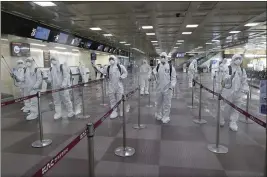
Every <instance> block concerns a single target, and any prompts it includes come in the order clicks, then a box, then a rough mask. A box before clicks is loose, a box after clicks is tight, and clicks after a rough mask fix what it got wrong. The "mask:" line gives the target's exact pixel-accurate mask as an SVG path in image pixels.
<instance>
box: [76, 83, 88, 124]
mask: <svg viewBox="0 0 267 177" xmlns="http://www.w3.org/2000/svg"><path fill="white" fill-rule="evenodd" d="M84 87H85V86H83V87H82V109H83V110H82V111H83V114H82V115H79V116H78V118H82V119H88V118H90V115H86V114H85V101H84Z"/></svg>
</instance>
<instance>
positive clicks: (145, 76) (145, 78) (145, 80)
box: [140, 60, 152, 95]
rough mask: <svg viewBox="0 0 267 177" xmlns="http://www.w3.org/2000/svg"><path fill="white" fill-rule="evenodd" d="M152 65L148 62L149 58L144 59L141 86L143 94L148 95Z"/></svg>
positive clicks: (141, 68) (141, 69)
mask: <svg viewBox="0 0 267 177" xmlns="http://www.w3.org/2000/svg"><path fill="white" fill-rule="evenodd" d="M151 72H152V70H151V67H150V66H149V65H148V64H147V60H143V64H142V65H141V67H140V87H141V95H143V94H146V95H148V94H149V92H148V89H149V79H150V76H151Z"/></svg>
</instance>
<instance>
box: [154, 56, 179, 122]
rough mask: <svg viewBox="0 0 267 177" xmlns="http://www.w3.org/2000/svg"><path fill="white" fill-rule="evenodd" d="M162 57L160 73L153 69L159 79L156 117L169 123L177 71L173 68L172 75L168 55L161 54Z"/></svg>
mask: <svg viewBox="0 0 267 177" xmlns="http://www.w3.org/2000/svg"><path fill="white" fill-rule="evenodd" d="M160 57H161V63H160V64H159V68H158V71H157V66H156V67H155V68H154V69H153V74H155V75H156V78H157V88H156V92H157V112H156V113H155V117H156V119H157V120H161V121H162V122H163V123H168V122H169V121H170V109H171V99H172V95H173V90H174V88H175V85H176V71H175V68H174V67H173V66H172V73H171V74H170V64H169V63H168V59H167V53H165V52H163V53H161V55H160Z"/></svg>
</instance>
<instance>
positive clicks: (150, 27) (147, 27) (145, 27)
mask: <svg viewBox="0 0 267 177" xmlns="http://www.w3.org/2000/svg"><path fill="white" fill-rule="evenodd" d="M142 28H143V29H153V26H142Z"/></svg>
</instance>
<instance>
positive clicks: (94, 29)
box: [90, 27, 102, 31]
mask: <svg viewBox="0 0 267 177" xmlns="http://www.w3.org/2000/svg"><path fill="white" fill-rule="evenodd" d="M90 30H93V31H101V30H102V29H101V28H99V27H93V28H90Z"/></svg>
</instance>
